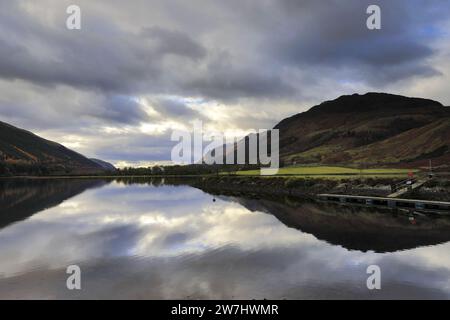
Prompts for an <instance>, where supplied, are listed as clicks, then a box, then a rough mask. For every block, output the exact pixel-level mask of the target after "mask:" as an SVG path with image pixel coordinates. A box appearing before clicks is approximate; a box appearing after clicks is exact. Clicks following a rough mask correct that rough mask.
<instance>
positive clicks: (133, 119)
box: [94, 96, 149, 124]
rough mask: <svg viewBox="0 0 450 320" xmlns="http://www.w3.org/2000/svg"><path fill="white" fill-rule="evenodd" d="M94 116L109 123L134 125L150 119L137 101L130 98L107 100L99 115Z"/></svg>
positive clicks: (119, 97)
mask: <svg viewBox="0 0 450 320" xmlns="http://www.w3.org/2000/svg"><path fill="white" fill-rule="evenodd" d="M94 116H96V117H99V118H102V119H105V120H107V121H112V122H117V123H126V124H133V123H139V122H143V121H146V120H148V119H149V117H148V115H147V113H146V112H145V111H144V110H143V109H142V106H141V105H140V104H139V103H138V102H137V101H136V99H134V98H132V97H128V96H113V97H109V98H108V99H106V101H105V102H104V104H103V108H102V109H101V111H100V113H99V114H95V115H94Z"/></svg>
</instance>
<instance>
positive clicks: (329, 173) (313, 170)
mask: <svg viewBox="0 0 450 320" xmlns="http://www.w3.org/2000/svg"><path fill="white" fill-rule="evenodd" d="M410 171H413V172H417V171H418V170H409V169H395V168H377V169H354V168H346V167H332V166H311V167H286V168H280V170H279V171H278V174H277V176H305V177H317V178H333V177H338V178H344V177H358V176H364V177H366V178H369V177H371V178H375V177H386V178H387V177H407V174H408V172H410ZM236 174H237V175H239V176H259V175H260V172H259V170H248V171H238V172H236Z"/></svg>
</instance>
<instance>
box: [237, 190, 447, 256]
mask: <svg viewBox="0 0 450 320" xmlns="http://www.w3.org/2000/svg"><path fill="white" fill-rule="evenodd" d="M233 200H234V201H237V202H239V203H240V204H242V205H243V206H245V207H246V208H247V209H249V210H252V211H263V212H266V213H270V214H272V215H274V216H275V217H276V218H278V219H279V220H280V221H281V222H283V223H284V224H285V225H286V226H288V227H291V228H295V229H298V230H301V231H303V232H306V233H310V234H313V235H314V236H315V237H316V238H318V239H320V240H324V241H327V242H329V243H331V244H334V245H341V246H343V247H345V248H347V249H350V250H361V251H369V250H372V251H375V252H393V251H398V250H406V249H412V248H416V247H420V246H428V245H436V244H439V243H444V242H447V241H450V219H449V218H444V217H430V216H423V215H414V216H412V215H411V214H409V213H405V212H400V211H392V210H379V209H375V208H365V207H350V206H340V205H337V204H332V203H315V202H300V203H299V202H295V201H292V200H291V201H289V200H287V199H285V200H284V201H279V200H277V201H275V200H264V199H249V198H242V197H238V198H233Z"/></svg>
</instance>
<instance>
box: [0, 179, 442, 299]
mask: <svg viewBox="0 0 450 320" xmlns="http://www.w3.org/2000/svg"><path fill="white" fill-rule="evenodd" d="M449 249H450V245H449V244H443V245H438V246H434V247H429V248H419V249H414V250H409V251H404V252H398V253H389V254H377V253H373V252H367V253H363V252H360V251H349V250H347V249H344V248H342V247H340V246H333V245H330V244H327V243H325V242H323V241H319V240H317V239H316V238H314V237H313V236H312V235H309V234H306V233H302V232H299V231H297V230H295V229H290V228H287V227H286V226H285V225H283V224H281V223H280V222H279V221H278V220H277V219H276V218H275V217H274V216H272V215H268V214H261V213H258V212H251V211H249V210H247V209H246V208H244V207H242V206H241V205H239V204H238V203H235V202H227V201H224V200H220V199H219V200H218V201H216V202H212V197H211V196H209V195H207V194H205V193H203V192H201V191H199V190H196V189H193V188H190V187H171V186H162V187H158V188H154V187H149V186H142V185H130V186H126V187H124V186H123V185H120V184H117V183H112V184H110V185H108V186H106V187H104V188H101V189H96V190H91V191H89V192H86V193H84V194H81V195H79V196H76V197H74V198H72V199H69V200H67V201H65V202H64V203H63V204H62V205H59V206H57V207H54V208H50V209H47V210H45V211H43V212H41V213H39V214H36V215H34V216H32V217H31V218H29V219H28V220H26V221H24V222H21V223H17V224H15V225H12V226H10V227H8V228H5V229H3V230H1V231H0V297H6V298H7V297H38V298H45V297H65V298H70V297H81V296H82V297H86V298H188V297H190V298H348V297H353V298H377V297H380V298H381V297H383V298H385V297H419V296H420V297H441V298H442V297H447V298H448V297H450V286H449V284H450V282H449V281H450V270H449V269H450V261H449V257H448V256H447V253H448V250H449ZM71 263H76V264H79V265H80V266H81V267H82V270H83V283H84V287H83V290H82V291H81V292H70V291H68V290H66V289H65V287H64V284H65V277H66V274H65V268H66V267H67V266H68V265H69V264H71ZM370 264H378V265H380V266H381V268H382V286H383V288H382V290H381V291H379V292H371V291H369V290H367V289H366V287H365V281H366V278H367V275H366V272H365V271H366V268H367V266H368V265H370Z"/></svg>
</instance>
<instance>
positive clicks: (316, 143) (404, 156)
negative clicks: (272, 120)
mask: <svg viewBox="0 0 450 320" xmlns="http://www.w3.org/2000/svg"><path fill="white" fill-rule="evenodd" d="M275 128H277V129H279V130H280V157H281V160H282V161H283V162H284V164H286V165H289V164H305V163H322V164H338V163H342V164H351V163H360V164H367V165H369V164H388V163H389V164H393V163H414V164H417V165H421V164H424V163H425V162H427V159H435V160H436V161H438V162H439V163H441V164H445V163H449V161H448V160H450V150H449V146H450V108H448V107H444V106H443V105H442V104H440V103H439V102H436V101H433V100H427V99H420V98H408V97H403V96H398V95H391V94H385V93H367V94H364V95H358V94H354V95H350V96H342V97H339V98H337V99H335V100H332V101H327V102H324V103H322V104H320V105H318V106H315V107H312V108H311V109H310V110H308V111H306V112H303V113H299V114H297V115H294V116H292V117H290V118H287V119H284V120H283V121H281V122H280V123H278V124H277V125H276V126H275Z"/></svg>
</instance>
